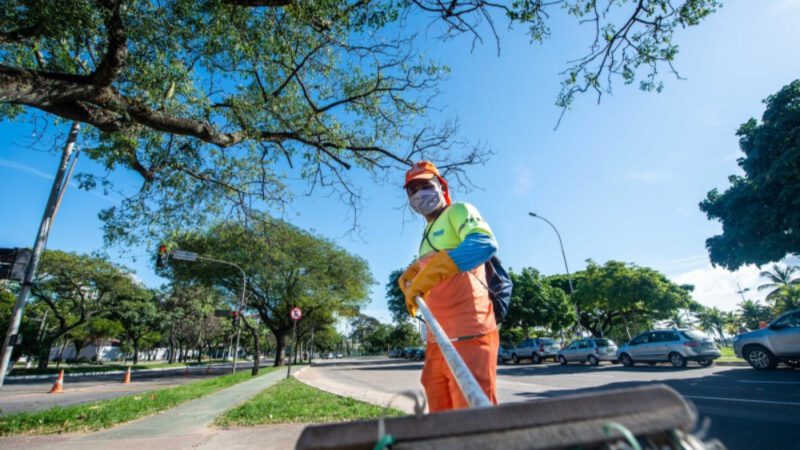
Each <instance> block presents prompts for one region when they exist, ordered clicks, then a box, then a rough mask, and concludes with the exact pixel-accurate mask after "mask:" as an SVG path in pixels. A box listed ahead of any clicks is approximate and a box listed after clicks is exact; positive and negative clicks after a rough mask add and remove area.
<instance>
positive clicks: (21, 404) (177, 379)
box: [0, 362, 264, 415]
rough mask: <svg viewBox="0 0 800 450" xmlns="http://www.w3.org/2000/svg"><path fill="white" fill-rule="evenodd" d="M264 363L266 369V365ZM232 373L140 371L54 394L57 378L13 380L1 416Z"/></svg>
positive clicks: (223, 368)
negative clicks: (127, 377)
mask: <svg viewBox="0 0 800 450" xmlns="http://www.w3.org/2000/svg"><path fill="white" fill-rule="evenodd" d="M263 364H264V363H263V362H262V366H263ZM251 367H252V362H245V363H239V364H237V370H238V369H242V370H250V368H251ZM228 373H231V364H220V365H213V366H211V372H208V371H207V368H206V366H193V367H190V369H189V373H188V375H187V374H186V373H185V369H184V368H175V369H167V370H140V371H134V372H132V374H131V384H122V379H123V375H121V374H104V375H90V376H80V377H65V378H64V393H62V394H50V393H49V391H50V388H51V387H52V385H53V382H54V380H55V378H56V376H55V375H54V376H53V377H52V378H48V379H44V380H9V381H7V382H6V383H5V384H4V385H3V387H2V388H0V415H2V414H11V413H16V412H31V411H40V410H44V409H48V408H52V407H53V406H68V405H74V404H78V403H87V402H93V401H97V400H104V399H108V398H114V397H121V396H123V395H129V394H135V393H139V392H144V391H150V390H153V389H162V388H167V387H173V386H179V385H182V384H186V383H191V382H193V381H198V380H201V379H205V378H210V377H216V376H220V375H224V374H228Z"/></svg>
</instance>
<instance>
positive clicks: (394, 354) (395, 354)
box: [389, 348, 403, 358]
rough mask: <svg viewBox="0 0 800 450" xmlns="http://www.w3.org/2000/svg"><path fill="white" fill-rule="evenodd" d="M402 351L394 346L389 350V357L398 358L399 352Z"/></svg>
mask: <svg viewBox="0 0 800 450" xmlns="http://www.w3.org/2000/svg"><path fill="white" fill-rule="evenodd" d="M402 351H403V350H401V349H399V348H395V349H392V350H389V358H399V357H400V354H401V353H402Z"/></svg>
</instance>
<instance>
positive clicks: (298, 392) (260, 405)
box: [215, 378, 405, 427]
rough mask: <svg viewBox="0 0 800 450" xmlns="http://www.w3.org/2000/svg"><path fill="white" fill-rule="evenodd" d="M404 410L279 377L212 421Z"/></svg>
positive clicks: (344, 417) (357, 416)
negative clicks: (273, 382) (281, 379)
mask: <svg viewBox="0 0 800 450" xmlns="http://www.w3.org/2000/svg"><path fill="white" fill-rule="evenodd" d="M403 415H405V413H404V412H402V411H399V410H397V409H393V408H392V409H388V410H386V409H385V408H383V407H381V406H376V405H372V404H370V403H365V402H362V401H359V400H354V399H352V398H348V397H340V396H338V395H334V394H330V393H328V392H325V391H321V390H319V389H316V388H313V387H311V386H308V385H306V384H303V383H302V382H300V381H297V380H296V379H294V378H289V379H286V380H283V381H280V382H279V383H277V384H274V385H272V386H270V387H269V388H267V389H265V390H263V391H262V392H261V393H259V394H258V395H256V396H255V397H253V398H251V399H250V400H248V401H247V402H245V403H243V404H242V405H240V406H238V407H236V408H234V409H231V410H229V411H228V412H226V413H225V414H223V415H222V416H220V417H218V418H217V420H216V422H215V423H216V425H218V426H223V427H228V426H235V425H239V426H253V425H264V424H276V423H290V422H303V423H308V422H342V421H349V420H363V419H377V418H379V417H381V416H387V417H396V416H403Z"/></svg>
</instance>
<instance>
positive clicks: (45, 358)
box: [36, 339, 53, 369]
mask: <svg viewBox="0 0 800 450" xmlns="http://www.w3.org/2000/svg"><path fill="white" fill-rule="evenodd" d="M52 346H53V342H52V341H48V340H46V339H45V340H44V341H43V342H42V344H41V347H39V360H38V361H37V362H36V367H38V368H39V369H46V368H47V365H48V364H50V347H52Z"/></svg>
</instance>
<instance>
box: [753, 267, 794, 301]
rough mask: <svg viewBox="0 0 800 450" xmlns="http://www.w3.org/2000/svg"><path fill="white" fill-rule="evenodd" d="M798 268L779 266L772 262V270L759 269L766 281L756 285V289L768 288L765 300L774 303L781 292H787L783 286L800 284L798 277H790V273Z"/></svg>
mask: <svg viewBox="0 0 800 450" xmlns="http://www.w3.org/2000/svg"><path fill="white" fill-rule="evenodd" d="M798 270H800V267H798V266H786V267H781V266H779V265H778V264H773V265H772V272H770V271H769V270H762V271H761V274H760V275H761V277H763V278H766V279H767V280H768V282H767V283H764V284H762V285H760V286H758V290H759V291H763V290H767V289H769V292H768V293H767V296H766V300H767V301H768V302H772V303H776V302H777V300H778V299H779V297H780V296H781V294H782V293H785V292H787V291H786V290H785V289H784V288H789V287H791V286H792V285H798V284H800V277H798V278H792V275H793V274H794V273H795V272H797V271H798Z"/></svg>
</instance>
